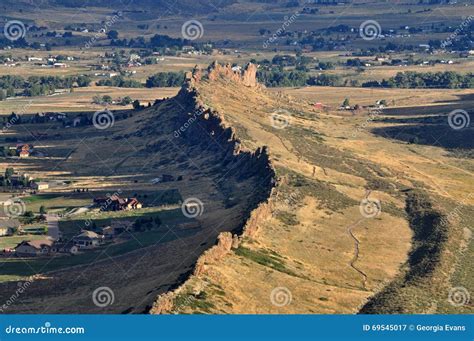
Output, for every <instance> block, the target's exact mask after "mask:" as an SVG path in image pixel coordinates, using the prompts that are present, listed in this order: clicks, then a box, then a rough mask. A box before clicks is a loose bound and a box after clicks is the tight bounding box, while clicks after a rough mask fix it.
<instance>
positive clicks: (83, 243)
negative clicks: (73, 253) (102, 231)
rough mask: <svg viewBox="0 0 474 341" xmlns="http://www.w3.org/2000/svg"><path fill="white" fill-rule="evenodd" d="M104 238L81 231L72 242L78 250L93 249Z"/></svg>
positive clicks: (93, 233) (90, 232)
mask: <svg viewBox="0 0 474 341" xmlns="http://www.w3.org/2000/svg"><path fill="white" fill-rule="evenodd" d="M103 238H104V236H102V235H99V234H97V233H95V232H92V231H83V232H82V233H81V234H79V235H77V236H75V237H74V238H73V239H72V241H73V242H74V245H76V246H77V247H78V248H79V249H93V248H96V247H98V246H99V245H100V244H102V242H103Z"/></svg>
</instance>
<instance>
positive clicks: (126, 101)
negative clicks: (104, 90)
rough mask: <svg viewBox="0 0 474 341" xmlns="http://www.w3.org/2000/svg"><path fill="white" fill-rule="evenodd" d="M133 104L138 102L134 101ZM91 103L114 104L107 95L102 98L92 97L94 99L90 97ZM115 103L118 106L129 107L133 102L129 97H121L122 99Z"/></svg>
mask: <svg viewBox="0 0 474 341" xmlns="http://www.w3.org/2000/svg"><path fill="white" fill-rule="evenodd" d="M135 102H138V101H135ZM92 103H94V104H100V105H107V104H112V103H114V100H113V99H112V97H110V96H109V95H104V96H102V97H100V96H94V97H92ZM115 103H116V104H119V105H129V104H130V103H134V101H133V100H132V98H131V97H130V96H125V97H122V98H120V99H118V100H116V101H115ZM139 104H140V103H139ZM134 106H135V103H134Z"/></svg>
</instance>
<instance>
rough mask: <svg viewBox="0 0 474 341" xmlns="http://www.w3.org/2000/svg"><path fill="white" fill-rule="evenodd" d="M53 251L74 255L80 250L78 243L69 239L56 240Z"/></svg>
mask: <svg viewBox="0 0 474 341" xmlns="http://www.w3.org/2000/svg"><path fill="white" fill-rule="evenodd" d="M51 252H54V253H70V254H72V255H75V254H77V253H78V252H79V247H78V246H77V245H74V242H73V241H69V242H67V243H62V242H56V243H54V244H53V246H52V248H51Z"/></svg>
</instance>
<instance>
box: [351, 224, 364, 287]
mask: <svg viewBox="0 0 474 341" xmlns="http://www.w3.org/2000/svg"><path fill="white" fill-rule="evenodd" d="M363 220H364V219H363V218H361V219H359V220H358V221H357V222H355V223H354V224H352V225H349V226H348V227H347V229H346V231H347V233H348V234H349V235H350V236H351V238H352V239H354V257H353V258H352V260H351V261H350V262H349V266H350V267H351V268H353V269H354V270H355V271H357V272H358V273H359V274H361V275H362V278H363V280H362V285H363V287H364V289H367V288H366V283H367V275H366V274H365V273H364V272H363V271H362V270H361V269H359V268H358V267H356V266H355V263H356V262H357V261H358V260H359V245H360V241H359V239H357V237H356V236H355V235H354V233H353V232H352V230H353V229H354V228H356V227H357V226H358V225H359V224H360V223H361V222H362V221H363Z"/></svg>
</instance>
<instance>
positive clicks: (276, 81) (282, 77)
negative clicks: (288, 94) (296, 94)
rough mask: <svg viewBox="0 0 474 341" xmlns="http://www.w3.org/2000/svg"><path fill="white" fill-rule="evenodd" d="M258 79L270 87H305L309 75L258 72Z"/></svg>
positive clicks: (300, 72)
mask: <svg viewBox="0 0 474 341" xmlns="http://www.w3.org/2000/svg"><path fill="white" fill-rule="evenodd" d="M257 79H258V81H259V82H261V83H263V84H265V85H266V86H268V87H285V86H304V85H306V84H307V83H308V80H309V75H308V74H307V73H306V72H302V71H258V72H257Z"/></svg>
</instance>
